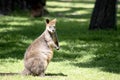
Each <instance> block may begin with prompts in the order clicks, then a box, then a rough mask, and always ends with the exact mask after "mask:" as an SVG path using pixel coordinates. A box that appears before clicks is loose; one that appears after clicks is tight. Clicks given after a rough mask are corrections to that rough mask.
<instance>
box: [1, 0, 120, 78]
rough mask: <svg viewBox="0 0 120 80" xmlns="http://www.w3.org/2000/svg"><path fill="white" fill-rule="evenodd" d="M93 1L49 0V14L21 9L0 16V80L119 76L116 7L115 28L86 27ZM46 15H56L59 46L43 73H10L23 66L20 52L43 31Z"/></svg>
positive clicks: (119, 23) (119, 58)
mask: <svg viewBox="0 0 120 80" xmlns="http://www.w3.org/2000/svg"><path fill="white" fill-rule="evenodd" d="M58 4H59V5H58ZM71 5H72V6H71ZM93 5H94V1H92V0H81V1H78V0H74V1H73V2H70V1H67V2H64V1H56V0H49V1H48V2H47V9H48V10H49V12H50V14H49V15H48V16H45V17H43V18H35V19H32V18H30V17H29V15H27V14H25V13H21V14H19V13H17V14H13V15H11V16H0V18H1V19H0V80H119V79H120V35H119V34H120V10H119V9H118V12H117V21H118V23H117V26H118V30H117V31H113V30H110V31H103V30H98V31H89V30H88V26H89V21H90V16H91V13H92V8H93ZM118 8H119V7H118ZM46 18H50V19H53V18H57V32H58V37H59V41H60V46H61V49H60V50H59V51H56V50H55V53H54V57H53V59H52V61H51V63H50V64H49V66H48V68H47V70H46V75H47V76H46V77H43V78H40V77H33V76H21V75H14V74H13V73H18V72H21V71H22V70H23V68H24V67H23V56H24V52H25V50H26V48H27V47H28V46H29V45H30V43H31V42H32V41H33V40H34V39H35V38H37V37H38V36H39V35H40V34H41V33H42V32H43V31H44V29H45V21H44V20H45V19H46ZM2 73H4V74H5V73H6V74H7V73H11V74H10V75H2ZM12 74H13V75H12Z"/></svg>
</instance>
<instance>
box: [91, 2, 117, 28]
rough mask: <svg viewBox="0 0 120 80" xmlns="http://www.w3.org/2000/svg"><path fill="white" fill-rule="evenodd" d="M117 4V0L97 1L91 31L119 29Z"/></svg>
mask: <svg viewBox="0 0 120 80" xmlns="http://www.w3.org/2000/svg"><path fill="white" fill-rule="evenodd" d="M116 3H117V0H96V3H95V7H94V10H93V13H92V17H91V21H90V25H89V29H90V30H94V29H117V27H116Z"/></svg>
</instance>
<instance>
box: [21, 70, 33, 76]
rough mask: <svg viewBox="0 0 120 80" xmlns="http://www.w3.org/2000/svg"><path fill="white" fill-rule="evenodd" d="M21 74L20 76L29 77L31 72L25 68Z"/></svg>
mask: <svg viewBox="0 0 120 80" xmlns="http://www.w3.org/2000/svg"><path fill="white" fill-rule="evenodd" d="M21 74H22V75H30V74H31V72H30V71H29V70H28V69H26V68H25V69H24V70H23V71H22V73H21Z"/></svg>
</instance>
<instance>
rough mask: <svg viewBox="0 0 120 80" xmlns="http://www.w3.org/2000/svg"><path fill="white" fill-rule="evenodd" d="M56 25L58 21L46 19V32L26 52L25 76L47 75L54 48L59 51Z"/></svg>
mask: <svg viewBox="0 0 120 80" xmlns="http://www.w3.org/2000/svg"><path fill="white" fill-rule="evenodd" d="M55 24H56V19H54V20H52V21H49V20H48V19H46V29H45V31H44V32H43V33H42V35H41V36H39V37H38V38H37V39H36V40H35V41H33V43H32V44H31V45H30V46H29V47H28V49H27V50H26V52H25V56H24V66H25V69H24V70H23V72H22V74H23V75H37V76H44V75H45V74H44V72H45V70H46V68H47V66H48V64H49V62H50V60H51V59H52V57H53V48H56V49H57V50H58V49H59V42H58V38H57V33H56V29H55Z"/></svg>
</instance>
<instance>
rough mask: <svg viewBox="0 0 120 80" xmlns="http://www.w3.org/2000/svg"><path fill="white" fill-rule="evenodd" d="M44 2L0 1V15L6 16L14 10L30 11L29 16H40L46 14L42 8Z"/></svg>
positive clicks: (36, 0)
mask: <svg viewBox="0 0 120 80" xmlns="http://www.w3.org/2000/svg"><path fill="white" fill-rule="evenodd" d="M45 6H46V0H0V14H3V15H6V14H9V13H11V12H12V11H14V10H18V9H20V10H26V9H28V10H30V11H31V16H32V17H36V16H42V15H44V14H45V13H48V12H47V10H46V9H45V8H44V7H45Z"/></svg>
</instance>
